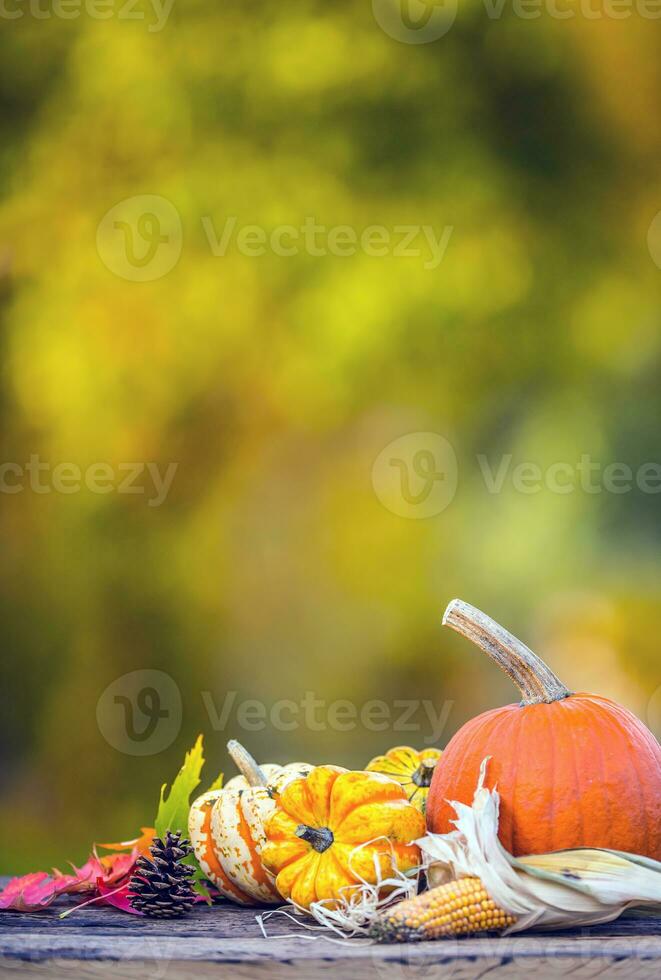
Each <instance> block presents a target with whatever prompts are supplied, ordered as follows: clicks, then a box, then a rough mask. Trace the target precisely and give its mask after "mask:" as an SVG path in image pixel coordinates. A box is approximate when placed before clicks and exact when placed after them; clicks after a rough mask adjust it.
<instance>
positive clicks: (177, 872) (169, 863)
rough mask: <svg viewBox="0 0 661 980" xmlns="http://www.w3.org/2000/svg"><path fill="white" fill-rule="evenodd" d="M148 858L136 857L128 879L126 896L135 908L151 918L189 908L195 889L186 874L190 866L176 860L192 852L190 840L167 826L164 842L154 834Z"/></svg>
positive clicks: (173, 915) (174, 914)
mask: <svg viewBox="0 0 661 980" xmlns="http://www.w3.org/2000/svg"><path fill="white" fill-rule="evenodd" d="M150 850H151V855H152V860H151V861H150V860H149V858H146V857H139V858H138V860H137V861H136V870H135V871H134V873H133V875H132V876H131V880H130V881H129V899H130V902H131V905H132V906H133V908H134V909H136V911H138V912H142V913H144V915H148V916H150V917H151V918H155V919H176V918H177V917H178V916H180V915H184V914H185V913H186V912H188V911H189V910H190V907H191V905H192V904H193V902H194V901H195V893H194V892H193V889H192V887H191V884H190V881H189V878H190V877H191V876H192V875H193V874H195V870H194V868H192V867H191V866H190V865H188V864H181V863H180V862H181V861H182V860H183V859H184V858H186V857H188V855H189V854H192V852H193V848H192V847H191V846H190V841H187V840H181V831H180V830H178V831H177V832H176V833H175V834H173V833H171V831H169V830H168V832H167V834H166V835H165V843H164V842H163V841H162V840H161V838H160V837H155V838H154V841H153V843H152V845H151V848H150Z"/></svg>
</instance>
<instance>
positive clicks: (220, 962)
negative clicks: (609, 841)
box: [0, 900, 661, 980]
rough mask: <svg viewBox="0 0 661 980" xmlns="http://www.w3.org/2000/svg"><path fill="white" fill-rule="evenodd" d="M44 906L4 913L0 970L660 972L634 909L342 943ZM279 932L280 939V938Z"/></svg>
mask: <svg viewBox="0 0 661 980" xmlns="http://www.w3.org/2000/svg"><path fill="white" fill-rule="evenodd" d="M66 907H67V901H66V900H64V901H63V902H62V903H60V904H59V905H58V907H57V908H50V909H47V910H45V911H44V912H43V913H39V914H36V915H19V914H16V913H11V912H0V976H1V977H4V976H15V975H18V976H20V977H21V978H27V980H29V978H35V980H38V978H50V977H63V976H66V977H67V978H69V977H71V978H75V980H78V978H80V980H92V978H105V977H113V978H117V980H134V978H137V977H141V978H154V980H160V978H165V977H167V978H168V980H189V978H190V980H193V978H196V980H197V978H206V977H214V978H217V980H225V978H228V980H229V978H232V980H244V978H246V980H248V978H250V980H260V978H262V977H263V978H267V977H268V978H269V980H293V978H296V980H331V978H332V980H335V978H343V977H347V978H349V977H350V978H352V980H420V978H427V977H429V978H433V980H480V978H482V977H484V976H487V975H488V977H489V980H501V978H505V977H507V978H512V977H514V978H516V977H521V978H522V980H523V978H526V980H528V978H529V977H531V976H534V978H535V980H556V978H558V977H562V976H569V975H571V976H572V977H573V978H574V980H593V978H597V977H599V978H605V980H647V978H652V977H655V978H657V977H659V976H661V918H658V917H654V916H648V915H642V914H630V915H627V916H626V917H622V918H621V919H619V920H617V921H616V922H612V923H608V924H606V925H602V926H597V927H593V928H591V929H582V930H580V931H577V932H563V933H552V934H543V933H528V934H526V935H525V936H512V937H505V938H498V937H488V936H486V937H480V938H475V939H461V940H457V939H454V940H452V939H450V940H441V941H438V942H434V943H419V944H411V945H407V946H398V945H388V946H373V945H369V944H366V943H365V941H361V940H356V941H353V942H345V943H336V942H329V941H328V940H327V939H325V938H322V937H320V936H319V935H316V934H315V935H312V934H310V933H309V932H306V931H305V930H304V929H303V928H302V927H301V925H300V924H298V923H296V922H292V921H291V920H289V919H287V918H285V917H283V916H275V917H273V918H271V919H270V921H269V922H268V923H267V932H268V934H269V937H270V938H268V939H265V938H264V937H263V935H262V933H261V930H260V928H259V924H258V922H257V919H256V913H255V911H254V910H250V909H244V908H239V907H238V906H235V905H231V904H229V903H228V904H221V905H217V906H214V907H213V908H208V907H206V906H202V907H199V908H196V909H195V910H194V912H193V913H192V914H191V915H190V916H187V917H186V918H184V919H181V920H178V921H175V922H171V923H166V922H158V921H151V920H148V919H143V918H139V917H137V916H127V915H125V914H124V913H122V912H118V911H116V910H114V909H110V908H95V907H90V908H86V909H83V910H81V911H80V912H75V913H74V914H73V915H71V916H70V917H68V918H67V919H60V918H59V912H60V911H61V910H62V909H63V908H66ZM276 937H282V938H276Z"/></svg>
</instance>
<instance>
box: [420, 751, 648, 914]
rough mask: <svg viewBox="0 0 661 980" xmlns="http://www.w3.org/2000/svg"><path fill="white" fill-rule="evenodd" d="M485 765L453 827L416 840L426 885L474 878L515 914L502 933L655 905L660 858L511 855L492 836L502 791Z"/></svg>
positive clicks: (599, 853)
mask: <svg viewBox="0 0 661 980" xmlns="http://www.w3.org/2000/svg"><path fill="white" fill-rule="evenodd" d="M487 764H488V760H485V761H484V762H483V763H482V769H481V772H480V780H479V784H478V787H477V790H476V793H475V797H474V800H473V805H472V806H466V805H465V804H463V803H453V804H452V805H453V806H454V808H455V810H456V812H457V820H456V821H455V826H456V828H457V829H456V830H455V831H453V832H452V833H450V834H442V835H441V834H427V835H426V836H425V837H424V838H423V839H422V840H419V841H417V843H418V845H419V846H420V848H421V850H422V852H423V854H424V856H425V858H426V859H427V861H428V862H429V867H428V870H427V878H428V881H429V885H430V887H435V886H436V885H441V884H445V883H446V882H449V881H453V880H455V879H457V878H464V877H475V878H479V879H480V880H481V881H482V882H483V884H484V886H485V888H486V890H487V891H488V893H489V895H490V896H491V898H492V899H493V901H494V902H496V904H497V905H499V906H500V907H501V908H503V909H505V910H506V911H507V912H509V913H510V915H512V916H514V917H515V918H516V922H515V924H514V925H513V926H510V928H509V929H508V930H507V932H508V933H513V932H522V931H523V930H524V929H530V928H532V927H533V926H534V927H535V928H537V929H560V928H567V927H578V926H584V925H594V924H596V923H598V922H609V921H611V920H612V919H616V918H617V917H618V916H619V915H621V913H622V912H623V911H624V910H625V909H627V908H629V907H631V906H634V905H645V906H647V907H649V908H654V909H656V910H657V911H661V864H660V863H659V862H658V861H652V860H650V859H649V858H643V857H638V856H636V855H633V854H622V853H620V852H618V851H607V850H590V849H577V850H570V851H556V852H554V853H553V854H540V855H533V856H530V857H523V858H515V857H512V855H511V854H510V853H509V852H508V851H506V850H505V848H504V847H503V845H502V844H501V843H500V840H499V839H498V810H499V804H500V798H499V796H498V792H497V791H496V790H489V789H487V788H486V787H485V785H484V781H485V776H486V769H487ZM622 805H623V806H626V802H625V801H623V803H622Z"/></svg>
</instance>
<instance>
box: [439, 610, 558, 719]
mask: <svg viewBox="0 0 661 980" xmlns="http://www.w3.org/2000/svg"><path fill="white" fill-rule="evenodd" d="M443 625H444V626H451V627H452V629H453V630H456V631H457V633H461V634H462V636H465V637H466V638H467V639H469V640H471V641H472V642H473V643H475V644H476V645H477V646H478V647H481V648H482V649H483V650H484V652H485V653H486V654H488V656H489V657H491V659H492V660H493V661H495V663H497V664H498V666H499V667H500V668H501V670H504V671H505V673H506V674H508V675H509V677H510V678H511V679H512V680H513V681H514V683H515V684H516V686H517V687H518V688H519V690H520V691H521V694H522V696H523V700H522V702H521V704H522V705H528V704H551V703H552V702H553V701H561V700H562V699H563V698H568V697H570V695H571V692H570V691H569V690H568V689H567V688H566V687H565V685H564V684H563V683H562V681H561V680H559V679H558V678H557V677H556V675H555V674H554V673H553V671H552V670H551V669H550V667H547V666H546V664H545V663H544V661H543V660H542V659H541V658H540V657H538V656H537V654H536V653H533V652H532V650H530V649H528V647H527V646H526V645H525V643H522V642H521V640H517V638H516V637H515V636H512V634H511V633H508V632H507V630H506V629H503V627H502V626H499V625H498V623H496V622H495V621H494V620H493V619H491V617H490V616H487V615H486V614H485V613H483V612H480V610H479V609H476V608H475V606H470V605H469V604H468V603H467V602H462V600H461V599H453V600H452V602H451V603H450V605H449V606H448V607H447V609H446V610H445V614H444V616H443Z"/></svg>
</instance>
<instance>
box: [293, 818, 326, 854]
mask: <svg viewBox="0 0 661 980" xmlns="http://www.w3.org/2000/svg"><path fill="white" fill-rule="evenodd" d="M296 836H297V837H300V838H301V840H306V841H307V842H308V844H312V846H313V847H314V849H315V851H318V852H319V854H323V853H324V851H327V850H328V848H329V847H330V846H331V844H332V843H333V841H334V840H335V838H334V837H333V831H332V830H330V829H329V828H328V827H308V825H307V824H304V823H299V825H298V827H297V828H296Z"/></svg>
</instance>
